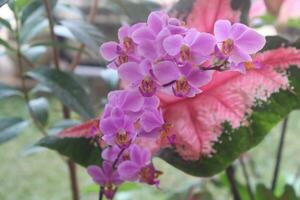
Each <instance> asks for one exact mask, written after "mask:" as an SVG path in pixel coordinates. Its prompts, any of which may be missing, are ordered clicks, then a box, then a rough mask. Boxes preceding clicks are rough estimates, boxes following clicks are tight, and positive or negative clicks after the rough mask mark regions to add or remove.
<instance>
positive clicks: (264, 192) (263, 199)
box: [255, 184, 277, 200]
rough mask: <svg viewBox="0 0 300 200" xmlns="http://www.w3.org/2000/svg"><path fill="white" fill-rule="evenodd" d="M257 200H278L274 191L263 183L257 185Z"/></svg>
mask: <svg viewBox="0 0 300 200" xmlns="http://www.w3.org/2000/svg"><path fill="white" fill-rule="evenodd" d="M255 200H277V198H276V197H275V196H274V195H273V193H272V191H271V190H269V189H268V188H266V186H264V185H263V184H259V185H257V186H256V192H255Z"/></svg>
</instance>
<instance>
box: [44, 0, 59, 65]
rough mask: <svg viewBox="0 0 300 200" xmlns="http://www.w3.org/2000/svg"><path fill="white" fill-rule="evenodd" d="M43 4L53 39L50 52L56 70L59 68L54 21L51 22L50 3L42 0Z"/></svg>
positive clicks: (47, 0)
mask: <svg viewBox="0 0 300 200" xmlns="http://www.w3.org/2000/svg"><path fill="white" fill-rule="evenodd" d="M44 5H45V8H46V13H47V18H48V21H49V29H50V37H51V40H52V41H53V43H54V45H53V46H52V52H53V60H54V65H55V68H56V69H57V70H59V69H60V68H59V52H58V48H57V47H56V45H55V44H57V38H56V35H55V33H54V23H53V16H52V12H51V5H50V3H49V0H44Z"/></svg>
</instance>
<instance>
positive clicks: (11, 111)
mask: <svg viewBox="0 0 300 200" xmlns="http://www.w3.org/2000/svg"><path fill="white" fill-rule="evenodd" d="M0 2H2V1H0ZM19 2H20V3H19V4H18V5H14V6H15V7H16V6H19V10H18V11H20V13H18V19H17V20H18V22H16V13H15V12H16V8H13V7H12V5H9V4H6V5H4V6H2V7H1V8H0V88H1V87H2V88H6V90H5V91H6V93H0V118H4V117H5V118H7V117H10V118H11V119H18V118H19V117H21V118H24V119H27V118H30V117H29V115H30V113H28V111H27V108H26V106H25V105H24V102H23V100H22V99H21V98H20V97H18V93H16V92H12V91H13V90H10V89H11V88H19V89H20V88H22V86H23V82H22V81H24V80H22V79H21V78H20V75H22V73H23V72H24V71H26V70H29V69H31V68H35V67H40V66H50V65H51V63H52V61H53V53H52V47H53V45H55V44H54V43H51V40H49V38H50V37H51V35H50V34H49V24H48V19H47V16H46V12H45V7H44V5H43V3H42V1H40V0H29V1H26V0H23V1H19ZM49 2H50V7H51V9H52V12H53V16H54V19H53V20H54V24H55V25H54V33H55V35H56V37H57V40H58V44H57V46H58V51H59V52H58V54H59V62H60V67H61V68H62V69H65V70H69V71H74V76H75V77H76V78H78V79H79V80H80V81H81V82H82V83H83V85H84V86H85V90H86V92H87V93H88V94H89V95H90V96H91V100H92V107H93V109H94V110H95V111H96V112H97V114H99V113H100V112H101V108H102V107H103V105H104V103H105V101H106V99H105V98H106V95H107V93H108V92H109V91H111V90H113V89H116V88H117V85H118V77H117V74H116V73H115V72H114V71H112V70H109V69H106V68H105V65H106V63H105V62H104V60H103V59H102V58H101V57H100V56H99V54H98V48H99V46H100V44H101V43H103V42H105V41H109V40H117V38H116V36H117V30H118V28H119V27H120V26H121V25H122V24H126V23H129V24H132V23H135V22H139V21H145V20H146V18H147V16H148V14H149V13H150V12H151V11H153V10H161V9H164V10H167V11H169V12H170V13H171V14H172V15H177V16H178V17H180V18H182V19H183V20H184V19H186V15H187V14H188V12H183V14H182V13H181V12H182V11H186V10H188V9H191V7H192V6H193V5H194V1H193V0H181V1H178V0H144V1H142V0H99V1H95V0H89V1H86V0H51V1H50V0H49ZM278 2H280V6H279V3H278ZM195 5H196V4H195ZM13 10H14V11H15V12H13ZM299 10H300V1H299V0H285V1H284V0H283V1H282V0H281V1H263V0H256V1H252V4H251V7H250V10H249V25H250V26H252V27H253V28H255V29H257V30H258V31H259V32H260V33H262V34H263V35H266V36H267V35H277V34H280V35H281V36H283V37H284V38H286V39H288V40H290V41H296V40H298V38H299V36H300V35H299V32H300V12H299ZM199 20H201V17H199ZM17 23H19V24H21V27H18V26H17ZM16 28H19V30H18V32H19V34H18V38H19V42H16V35H15V33H16ZM18 49H19V50H20V55H21V59H22V63H23V69H22V71H20V68H19V67H18V64H17V62H18V61H17V57H18ZM25 83H26V90H28V93H29V95H30V96H31V97H32V99H33V100H35V101H31V104H32V105H37V106H36V107H37V109H39V110H38V111H37V112H40V113H41V116H43V117H42V118H43V120H42V121H41V124H42V125H43V126H44V127H45V128H46V129H47V130H49V132H57V131H59V130H61V129H62V128H65V127H68V126H71V125H74V124H77V123H79V120H80V117H79V116H77V115H76V114H73V113H72V116H71V118H72V120H64V121H63V122H60V123H58V122H57V121H58V120H57V119H60V118H62V114H61V113H60V110H61V105H60V103H59V101H58V100H57V99H56V98H54V97H52V95H51V91H50V90H49V88H47V87H45V86H43V85H39V84H36V83H35V82H34V81H32V80H29V79H26V80H25ZM44 97H47V98H44ZM299 118H300V112H299V111H294V112H293V113H292V114H291V115H290V121H289V123H288V132H287V137H286V140H285V148H284V151H283V161H282V166H281V171H280V176H279V183H278V187H277V188H276V191H275V192H276V193H277V194H281V193H282V191H283V190H284V186H285V184H287V183H289V184H291V185H292V186H293V187H294V189H295V190H296V192H297V193H298V195H300V159H299V153H300V145H299V131H300V124H299V122H298V120H299ZM28 123H32V122H28ZM23 125H24V124H23ZM23 125H22V126H20V124H19V126H16V127H13V126H12V127H10V128H11V129H12V130H14V131H15V130H17V129H20V127H21V129H22V131H19V132H18V133H17V132H14V131H13V136H12V137H11V138H9V139H12V138H14V137H15V136H17V135H18V137H16V138H14V139H13V140H9V141H8V140H7V142H5V143H4V142H0V200H16V199H22V200H40V199H44V200H52V199H62V200H68V199H71V192H70V190H69V188H70V183H69V182H70V181H69V175H68V168H67V166H66V165H65V163H64V162H63V160H62V159H61V157H60V156H58V155H57V154H56V153H55V152H52V151H50V150H46V149H43V148H41V147H34V146H33V145H34V143H35V142H36V141H38V139H39V138H41V137H42V136H43V135H42V134H40V130H39V129H37V128H36V127H35V126H26V128H22V127H23ZM4 126H5V125H3V124H1V123H0V128H1V127H4ZM24 127H25V125H24ZM280 127H281V124H279V125H278V126H277V127H275V128H274V129H273V130H272V133H271V134H269V135H268V136H267V137H266V138H265V139H264V141H263V143H261V144H260V145H258V146H257V147H256V148H254V149H252V150H251V151H250V152H248V153H246V154H245V155H243V158H244V161H245V162H246V163H247V166H248V168H249V172H250V183H251V184H253V185H254V184H257V183H263V184H265V185H266V186H270V184H271V179H272V178H271V177H272V174H273V168H274V163H275V156H276V148H275V146H277V144H278V142H279V136H280ZM10 131H11V130H10ZM0 138H1V132H0ZM0 141H1V139H0ZM155 163H156V164H157V166H158V168H159V169H162V171H163V172H164V174H163V175H162V177H161V188H159V189H156V188H153V187H149V186H146V185H142V184H133V183H130V184H129V183H128V184H127V183H126V184H124V185H123V186H122V187H121V188H120V192H119V193H118V194H117V196H116V200H132V199H143V200H148V199H149V200H150V199H151V200H152V199H157V200H160V199H161V200H185V199H190V200H192V199H193V200H198V199H207V200H210V199H217V200H218V199H221V200H222V199H230V191H229V190H228V184H229V183H228V182H227V180H226V178H225V175H224V174H223V173H221V174H219V175H217V176H215V177H213V178H209V179H208V178H207V179H206V178H196V177H192V176H189V175H187V174H184V173H183V172H181V171H179V170H177V169H175V168H174V167H172V166H170V165H168V164H166V163H165V162H164V161H162V160H160V159H157V158H156V159H155ZM235 165H240V163H239V162H238V161H237V162H236V163H235ZM77 169H78V182H79V189H80V192H81V199H83V200H85V199H86V200H88V199H97V195H98V190H99V188H98V186H96V185H94V184H93V183H92V180H91V179H90V177H89V176H88V175H87V173H86V171H85V169H84V168H82V167H80V166H78V167H77ZM236 173H237V176H238V181H239V187H240V191H244V193H245V194H246V193H247V191H246V190H247V189H246V186H245V180H244V178H243V175H242V170H241V168H240V167H238V168H236ZM246 196H247V195H245V197H244V198H243V199H247V198H248V197H246Z"/></svg>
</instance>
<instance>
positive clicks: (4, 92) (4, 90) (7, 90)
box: [0, 83, 22, 100]
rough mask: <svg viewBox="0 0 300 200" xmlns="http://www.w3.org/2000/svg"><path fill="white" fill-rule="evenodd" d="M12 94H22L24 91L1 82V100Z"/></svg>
mask: <svg viewBox="0 0 300 200" xmlns="http://www.w3.org/2000/svg"><path fill="white" fill-rule="evenodd" d="M11 96H22V93H21V92H20V91H19V90H17V89H15V88H13V87H10V86H8V85H5V84H2V83H0V100H1V99H4V98H7V97H11Z"/></svg>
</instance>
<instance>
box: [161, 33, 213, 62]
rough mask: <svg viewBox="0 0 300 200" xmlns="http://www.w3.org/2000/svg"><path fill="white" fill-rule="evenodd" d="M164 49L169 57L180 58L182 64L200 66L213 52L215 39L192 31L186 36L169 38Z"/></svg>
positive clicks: (164, 43) (164, 44)
mask: <svg viewBox="0 0 300 200" xmlns="http://www.w3.org/2000/svg"><path fill="white" fill-rule="evenodd" d="M163 47H164V49H165V51H166V52H167V53H168V55H170V56H173V57H174V56H175V57H178V58H179V61H180V62H183V63H185V62H192V64H196V65H199V64H201V63H203V62H205V61H206V60H207V59H208V58H209V56H210V54H211V53H212V52H213V50H214V47H215V39H214V37H213V36H212V35H211V34H208V33H199V32H198V31H197V30H196V29H191V30H189V31H188V32H187V33H186V35H185V36H182V35H180V34H175V35H171V36H169V37H167V38H166V39H165V40H164V41H163Z"/></svg>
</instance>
